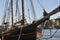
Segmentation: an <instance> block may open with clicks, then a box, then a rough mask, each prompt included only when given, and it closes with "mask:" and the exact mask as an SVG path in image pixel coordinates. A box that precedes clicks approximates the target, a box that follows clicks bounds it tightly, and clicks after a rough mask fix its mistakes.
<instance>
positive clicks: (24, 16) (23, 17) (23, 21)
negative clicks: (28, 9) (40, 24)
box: [22, 0, 25, 25]
mask: <svg viewBox="0 0 60 40" xmlns="http://www.w3.org/2000/svg"><path fill="white" fill-rule="evenodd" d="M24 18H25V16H24V0H22V24H23V25H24Z"/></svg>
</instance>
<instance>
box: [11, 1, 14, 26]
mask: <svg viewBox="0 0 60 40" xmlns="http://www.w3.org/2000/svg"><path fill="white" fill-rule="evenodd" d="M11 14H12V27H13V23H14V22H13V21H14V14H13V0H11Z"/></svg>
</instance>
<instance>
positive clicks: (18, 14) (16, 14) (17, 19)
mask: <svg viewBox="0 0 60 40" xmlns="http://www.w3.org/2000/svg"><path fill="white" fill-rule="evenodd" d="M15 16H16V22H17V21H20V19H21V17H20V11H19V6H18V0H16V12H15Z"/></svg>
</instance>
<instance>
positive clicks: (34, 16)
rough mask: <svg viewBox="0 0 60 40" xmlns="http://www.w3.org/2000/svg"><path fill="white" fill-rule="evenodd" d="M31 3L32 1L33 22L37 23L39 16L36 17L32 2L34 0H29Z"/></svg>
mask: <svg viewBox="0 0 60 40" xmlns="http://www.w3.org/2000/svg"><path fill="white" fill-rule="evenodd" d="M29 1H30V5H31V10H32V14H33V18H34V19H33V20H34V21H35V20H36V19H37V16H36V13H35V9H34V6H33V2H32V0H29Z"/></svg>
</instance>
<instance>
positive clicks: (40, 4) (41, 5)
mask: <svg viewBox="0 0 60 40" xmlns="http://www.w3.org/2000/svg"><path fill="white" fill-rule="evenodd" d="M37 2H38V3H39V6H40V7H41V8H42V9H43V10H44V9H45V8H44V6H43V4H42V3H41V2H40V1H39V0H37Z"/></svg>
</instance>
